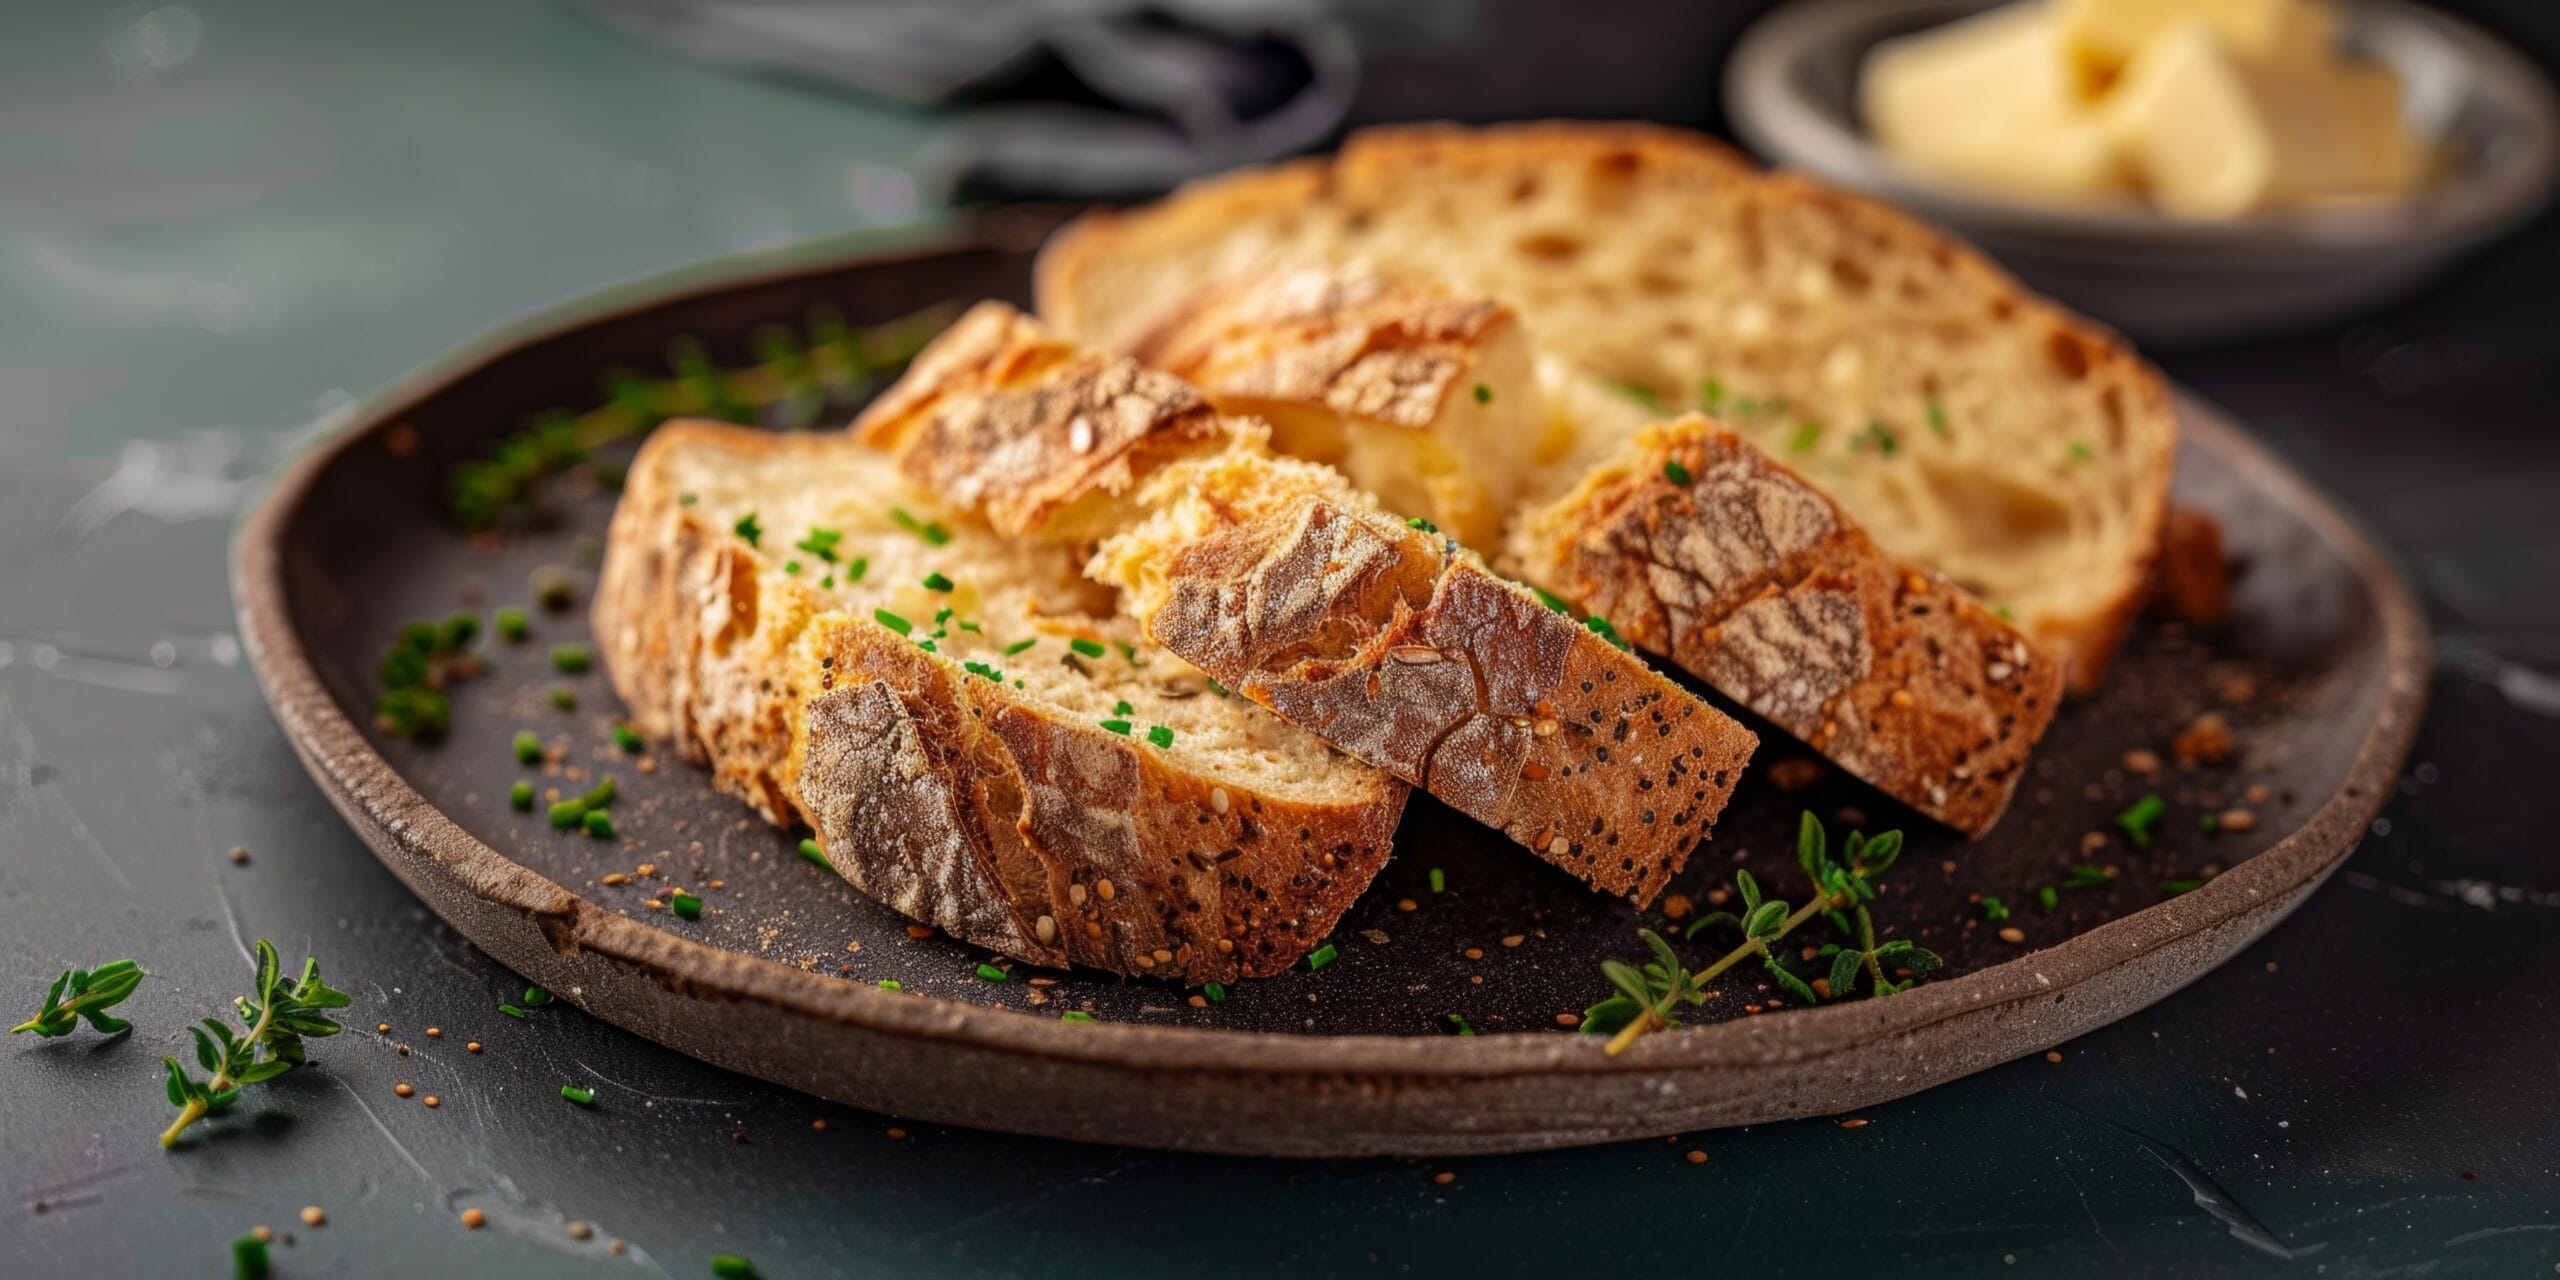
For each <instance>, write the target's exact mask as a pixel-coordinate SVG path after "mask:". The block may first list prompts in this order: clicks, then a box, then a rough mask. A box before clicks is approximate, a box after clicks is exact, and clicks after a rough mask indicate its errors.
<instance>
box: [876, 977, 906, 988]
mask: <svg viewBox="0 0 2560 1280" xmlns="http://www.w3.org/2000/svg"><path fill="white" fill-rule="evenodd" d="M878 985H879V988H880V989H881V990H883V991H904V990H906V989H907V984H905V983H903V982H900V981H898V980H897V979H896V978H882V979H881V980H880V981H879V983H878Z"/></svg>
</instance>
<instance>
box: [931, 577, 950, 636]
mask: <svg viewBox="0 0 2560 1280" xmlns="http://www.w3.org/2000/svg"><path fill="white" fill-rule="evenodd" d="M927 585H931V584H929V583H928V584H927ZM949 621H951V606H950V605H947V604H946V605H944V606H942V607H941V608H939V609H936V610H934V611H933V625H935V626H937V627H938V626H941V625H942V624H943V623H946V622H949Z"/></svg>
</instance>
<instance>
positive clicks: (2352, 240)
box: [1725, 0, 2560, 345]
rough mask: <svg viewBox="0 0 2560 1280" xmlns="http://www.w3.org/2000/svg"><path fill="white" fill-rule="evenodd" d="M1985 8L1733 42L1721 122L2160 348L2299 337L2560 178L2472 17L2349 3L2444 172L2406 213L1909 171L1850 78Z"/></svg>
mask: <svg viewBox="0 0 2560 1280" xmlns="http://www.w3.org/2000/svg"><path fill="white" fill-rule="evenodd" d="M2554 2H2555V3H2560V0H2554ZM1993 3H1994V0H1795V2H1794V3H1791V4H1787V5H1784V6H1781V7H1780V8H1778V9H1777V10H1776V11H1774V12H1772V13H1771V14H1770V15H1769V16H1768V17H1766V18H1763V19H1762V20H1761V21H1760V22H1759V23H1757V24H1756V25H1754V26H1753V27H1752V29H1751V30H1750V31H1749V32H1747V33H1745V34H1744V36H1743V39H1742V41H1741V43H1740V44H1738V45H1737V46H1736V47H1735V49H1734V53H1733V58H1732V61H1731V63H1730V65H1729V67H1728V69H1727V71H1726V75H1725V108H1726V111H1727V112H1728V114H1730V115H1731V117H1732V119H1733V123H1734V127H1735V129H1736V130H1737V131H1738V132H1739V133H1740V134H1741V135H1742V138H1743V140H1744V141H1745V142H1746V143H1748V144H1749V145H1750V146H1752V147H1753V148H1755V149H1756V150H1758V151H1759V152H1760V153H1761V154H1762V155H1763V156H1764V157H1766V158H1767V159H1768V160H1770V162H1772V163H1774V164H1778V165H1783V166H1787V167H1792V168H1796V169H1802V170H1805V171H1807V172H1810V173H1814V174H1818V175H1820V176H1822V177H1824V178H1827V179H1829V180H1831V181H1833V182H1837V183H1841V184H1843V185H1845V186H1850V187H1855V188H1858V189H1861V190H1865V191H1868V192H1872V193H1874V194H1876V195H1879V196H1882V197H1884V198H1886V199H1888V200H1891V201H1893V202H1894V203H1896V204H1899V205H1901V206H1903V207H1905V208H1907V209H1910V210H1912V211H1913V212H1915V213H1918V214H1920V215H1921V216H1923V217H1926V218H1929V219H1931V220H1932V221H1935V222H1937V223H1939V224H1940V225H1942V226H1945V227H1947V228H1949V229H1950V230H1953V231H1955V232H1957V233H1958V234H1960V235H1963V236H1965V237H1966V238H1968V239H1970V240H1972V241H1973V242H1974V243H1975V244H1977V245H1979V246H1980V247H1981V248H1982V249H1984V250H1985V251H1986V252H1989V253H1990V254H1991V255H1992V256H1994V257H1996V258H1998V259H2000V261H2001V262H2003V263H2004V264H2006V265H2007V266H2008V267H2009V269H2010V270H2012V271H2015V272H2016V273H2018V275H2019V277H2020V278H2022V279H2024V280H2025V281H2026V282H2027V283H2028V284H2029V285H2030V286H2031V287H2033V288H2035V289H2037V290H2039V291H2041V292H2043V293H2045V294H2047V295H2050V296H2052V297H2054V298H2056V299H2058V300H2060V301H2062V302H2064V303H2067V304H2069V305H2071V306H2073V307H2076V308H2078V309H2080V310H2082V311H2085V312H2087V313H2089V314H2091V315H2093V316H2096V317H2098V318H2099V319H2102V320H2105V321H2107V322H2109V323H2111V324H2113V325H2115V326H2117V327H2118V328H2120V329H2123V330H2124V331H2126V332H2127V333H2129V334H2131V335H2133V336H2134V337H2135V338H2137V339H2140V340H2142V341H2144V342H2147V343H2152V344H2155V345H2191V344H2196V343H2203V342H2212V341H2221V340H2228V339H2232V338H2238V337H2243V336H2248V335H2254V334H2262V333H2267V332H2271V331H2275V330H2281V329H2291V328H2302V327H2307V326H2310V325H2313V324H2317V323H2320V322H2323V321H2335V320H2338V319H2341V318H2343V317H2345V316H2348V315H2351V314H2354V313H2356V312H2358V311H2361V310H2364V309H2366V308H2370V307H2372V306H2375V305H2378V304H2380V303H2382V302H2384V301H2387V300H2390V299H2392V298H2395V297H2399V296H2401V295H2404V294H2406V293H2408V292H2410V291H2412V290H2414V289H2416V288H2417V287H2419V286H2420V285H2423V284H2425V283H2426V282H2428V281H2429V280H2431V279H2433V278H2434V277H2435V276H2437V275H2438V274H2439V273H2441V272H2442V271H2443V270H2444V269H2445V267H2446V266H2448V265H2449V264H2450V263H2451V262H2452V261H2453V260H2454V259H2455V258H2456V257H2457V256H2458V255H2460V254H2461V253H2463V252H2464V251H2465V250H2468V249H2471V248H2473V247H2475V246H2477V245H2479V244H2481V243H2482V242H2483V241H2485V240H2487V239H2489V238H2490V237H2492V236H2494V235H2496V234H2497V233H2499V232H2501V231H2503V230H2505V229H2507V228H2509V227H2511V226H2513V225H2515V224H2516V223H2518V222H2520V221H2522V220H2523V219H2524V218H2526V217H2527V216H2529V215H2531V214H2532V213H2533V212H2534V211H2535V210H2536V209H2538V208H2539V207H2540V206H2541V204H2542V202H2543V201H2544V199H2545V198H2547V197H2548V196H2549V194H2550V192H2551V188H2552V186H2553V181H2554V178H2555V176H2560V106H2555V101H2554V97H2553V94H2552V90H2551V86H2550V83H2549V82H2548V81H2547V80H2546V79H2544V77H2543V75H2542V73H2541V72H2540V71H2539V70H2537V69H2536V68H2535V67H2534V66H2533V65H2532V64H2531V63H2529V62H2527V61H2526V60H2525V59H2524V58H2523V56H2521V55H2520V54H2518V53H2516V52H2515V51H2514V50H2512V49H2510V48H2508V47H2507V46H2505V45H2504V44H2501V43H2500V42H2498V41H2497V40H2495V39H2492V38H2491V37H2490V36H2488V35H2487V34H2486V33H2484V32H2482V31H2481V30H2480V29H2479V28H2477V27H2474V26H2472V25H2471V24H2469V23H2467V22H2463V21H2460V20H2458V19H2455V18H2451V17H2448V16H2446V15H2444V14H2442V13H2439V12H2436V11H2434V10H2431V9H2424V8H2420V7H2418V6H2415V5H2411V4H2404V3H2399V2H2398V0H2371V2H2368V3H2359V4H2350V5H2348V6H2347V14H2348V19H2349V21H2348V36H2347V39H2348V43H2349V46H2350V47H2351V48H2354V49H2356V50H2358V51H2361V52H2364V53H2367V54H2370V55H2371V56H2374V57H2377V58H2380V59H2382V60H2384V61H2386V62H2388V63H2390V64H2391V65H2392V66H2393V67H2394V68H2395V69H2396V70H2398V71H2399V73H2400V75H2401V78H2402V80H2403V82H2404V83H2406V84H2407V85H2408V110H2409V115H2410V119H2411V122H2412V123H2413V124H2414V125H2415V126H2416V127H2417V128H2418V129H2419V130H2420V131H2422V132H2423V133H2424V134H2426V135H2427V136H2428V137H2430V138H2433V139H2436V140H2437V141H2438V142H2439V143H2441V144H2442V145H2444V146H2445V147H2446V148H2447V150H2448V152H2449V154H2450V155H2452V156H2453V157H2454V158H2455V159H2454V162H2453V164H2452V172H2451V173H2450V175H2449V176H2447V177H2446V178H2445V179H2444V180H2443V181H2441V182H2440V183H2438V184H2437V185H2435V186H2432V187H2429V188H2427V189H2426V190H2424V191H2421V192H2419V193H2417V194H2414V195H2412V196H2410V197H2408V198H2406V199H2401V200H2392V201H2376V202H2373V203H2371V204H2355V205H2342V206H2338V207H2333V208H2317V209H2311V208H2306V209H2292V210H2278V211H2270V212H2268V213H2264V214H2259V215H2255V216H2252V217H2247V218H2242V219H2237V220H2233V221H2228V222H2191V221H2182V220H2179V219H2175V218H2169V217H2165V216H2163V215H2160V214H2157V213H2152V212H2150V211H2148V210H2145V209H2139V208H2123V209H2117V208H2110V209H2087V210H2083V209H2070V208H2060V207H2050V206H2036V205H2030V204H2022V203H2013V202H2010V201H2007V200H2002V199H1999V198H1996V197H1990V196H1984V195H1981V194H1977V193H1973V192H1969V191H1966V190H1964V189H1961V188H1959V187H1956V186H1952V185H1950V184H1949V183H1948V182H1947V181H1946V180H1944V179H1942V178H1938V177H1935V176H1933V175H1928V174H1923V173H1920V172H1917V171H1915V170H1913V169H1911V168H1909V167H1908V166H1906V165H1903V164H1902V163H1900V162H1899V161H1898V160H1896V159H1895V158H1894V157H1892V156H1888V155H1886V154H1884V152H1883V151H1882V150H1881V149H1879V148H1878V147H1877V146H1876V145H1875V144H1874V143H1873V142H1872V141H1871V140H1870V139H1869V138H1868V137H1867V134H1866V131H1865V129H1864V128H1863V127H1862V125H1861V123H1860V121H1859V119H1858V111H1857V72H1858V64H1859V62H1860V60H1861V59H1862V58H1863V57H1864V56H1865V55H1866V52H1867V50H1868V49H1870V48H1872V47H1873V46H1874V45H1875V44H1876V43H1878V42H1879V41H1882V40H1886V39H1890V38H1892V37H1894V36H1898V35H1904V34H1907V33H1909V32H1913V31H1918V30H1921V29H1923V28H1926V27H1931V26H1935V25H1937V24H1939V23H1942V22H1948V21H1952V20H1954V19H1956V18H1961V17H1964V16H1966V15H1968V14H1973V13H1978V12H1981V11H1982V10H1984V9H1988V8H1991V7H1992V5H1993Z"/></svg>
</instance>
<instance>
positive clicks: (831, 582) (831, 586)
mask: <svg viewBox="0 0 2560 1280" xmlns="http://www.w3.org/2000/svg"><path fill="white" fill-rule="evenodd" d="M818 585H819V586H821V587H824V588H826V589H827V590H829V591H833V590H835V587H836V576H835V575H834V574H832V573H830V574H828V575H827V576H825V577H823V578H820V579H818Z"/></svg>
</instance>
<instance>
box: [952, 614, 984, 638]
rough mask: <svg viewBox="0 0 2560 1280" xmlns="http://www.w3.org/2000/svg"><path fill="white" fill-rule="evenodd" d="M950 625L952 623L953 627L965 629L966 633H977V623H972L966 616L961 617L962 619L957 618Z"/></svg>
mask: <svg viewBox="0 0 2560 1280" xmlns="http://www.w3.org/2000/svg"><path fill="white" fill-rule="evenodd" d="M951 625H953V626H955V627H958V628H960V629H961V630H963V631H966V632H968V633H969V634H971V635H976V634H978V630H979V628H978V624H977V623H974V622H971V621H969V620H968V619H967V618H962V619H961V620H959V621H958V622H955V623H952V624H951Z"/></svg>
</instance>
